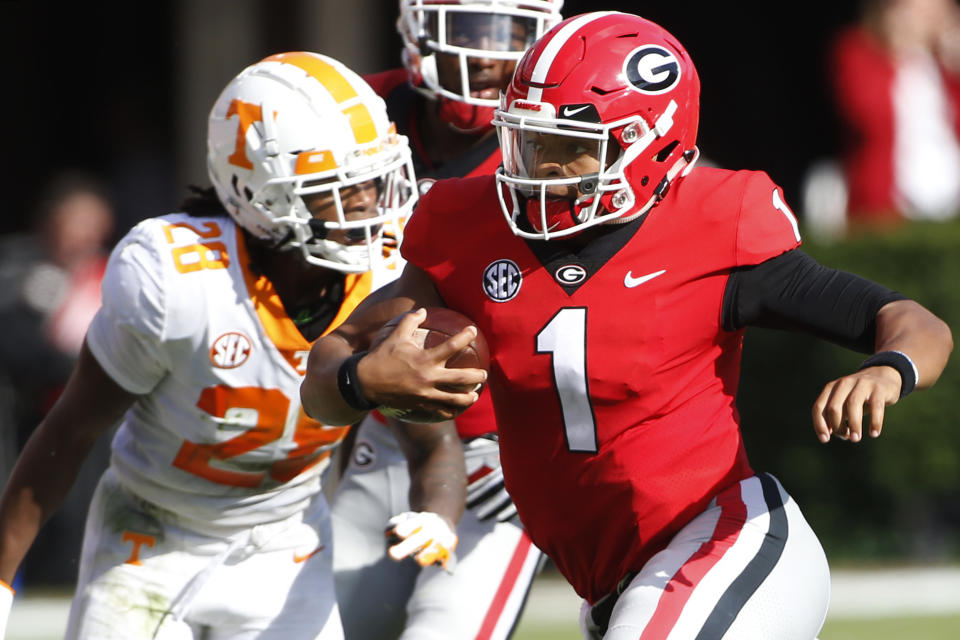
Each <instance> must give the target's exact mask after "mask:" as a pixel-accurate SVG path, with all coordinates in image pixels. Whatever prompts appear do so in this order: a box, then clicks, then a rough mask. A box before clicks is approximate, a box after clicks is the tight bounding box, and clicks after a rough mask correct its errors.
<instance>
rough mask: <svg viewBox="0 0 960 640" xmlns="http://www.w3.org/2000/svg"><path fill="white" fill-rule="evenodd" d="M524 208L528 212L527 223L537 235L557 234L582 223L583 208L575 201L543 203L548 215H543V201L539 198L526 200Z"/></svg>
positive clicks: (564, 200)
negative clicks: (544, 221)
mask: <svg viewBox="0 0 960 640" xmlns="http://www.w3.org/2000/svg"><path fill="white" fill-rule="evenodd" d="M523 207H524V209H525V211H526V217H527V223H528V224H529V225H530V227H531V228H532V229H533V231H535V232H536V233H543V232H544V231H547V232H548V233H556V232H558V231H564V230H565V229H569V228H571V227H575V226H576V225H577V224H579V223H580V222H582V220H580V215H581V212H582V207H581V206H580V205H578V204H577V203H576V202H575V201H573V200H566V199H555V200H546V201H544V202H543V210H544V211H545V212H546V215H545V216H543V215H542V213H541V200H540V199H539V198H525V199H524V202H523ZM543 217H545V218H546V223H547V224H546V229H544V228H543Z"/></svg>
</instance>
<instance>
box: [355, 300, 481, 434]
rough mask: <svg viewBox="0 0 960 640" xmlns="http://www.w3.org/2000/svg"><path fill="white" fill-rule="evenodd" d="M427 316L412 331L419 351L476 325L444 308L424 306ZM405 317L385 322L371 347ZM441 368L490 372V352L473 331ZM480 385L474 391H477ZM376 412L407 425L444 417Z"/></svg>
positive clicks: (394, 410)
mask: <svg viewBox="0 0 960 640" xmlns="http://www.w3.org/2000/svg"><path fill="white" fill-rule="evenodd" d="M426 311H427V317H426V319H425V320H424V321H423V322H422V323H421V324H420V326H419V327H418V328H417V329H416V330H415V331H414V334H413V335H414V339H415V340H416V341H417V343H418V344H419V346H420V347H421V348H422V349H429V348H431V347H435V346H437V345H438V344H441V343H443V342H444V341H446V340H447V339H449V338H450V337H452V336H454V335H456V334H458V333H460V331H462V330H463V329H465V328H466V327H469V326H476V323H474V322H473V321H472V320H470V318H468V317H466V316H465V315H463V314H462V313H459V312H457V311H454V310H452V309H447V308H446V307H427V309H426ZM405 315H406V314H402V315H399V316H397V317H396V318H394V319H393V320H391V321H390V322H388V323H387V324H385V325H384V326H383V328H382V329H380V331H379V332H377V335H376V337H375V338H374V340H373V343H372V345H371V348H373V347H375V346H376V345H377V344H379V343H380V342H382V341H383V340H384V339H386V337H387V336H388V335H390V333H391V332H392V331H393V328H394V327H395V326H396V325H397V324H398V323H399V322H400V320H401V319H402V318H403V317H404V316H405ZM445 366H446V367H447V368H448V369H483V370H484V371H488V370H489V369H490V351H489V349H488V348H487V341H486V339H485V338H484V337H483V334H482V333H480V332H479V329H478V331H477V336H476V337H475V338H474V339H473V340H471V341H470V344H468V345H467V346H466V347H464V348H463V349H461V350H460V351H458V352H457V353H455V354H453V355H452V356H450V357H449V358H448V359H447V362H446V364H445ZM481 390H482V385H481V386H480V387H478V388H477V389H476V391H478V392H479V391H481ZM378 410H379V411H380V413H382V414H383V415H385V416H390V417H392V418H397V419H399V420H405V421H407V422H440V421H442V420H445V418H441V417H438V416H437V415H436V414H434V413H433V412H429V411H426V410H422V409H397V408H394V407H380V408H379V409H378Z"/></svg>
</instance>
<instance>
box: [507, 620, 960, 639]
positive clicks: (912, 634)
mask: <svg viewBox="0 0 960 640" xmlns="http://www.w3.org/2000/svg"><path fill="white" fill-rule="evenodd" d="M957 638H960V615H954V616H922V617H921V616H910V617H903V618H849V619H838V620H828V621H827V623H826V624H825V625H824V627H823V631H821V632H820V640H957ZM513 640H582V637H581V635H580V631H579V630H578V629H576V628H575V627H573V628H572V627H571V626H570V625H556V626H550V625H544V624H542V623H536V622H525V621H522V620H521V622H520V625H519V626H518V627H517V632H516V633H515V634H514V636H513Z"/></svg>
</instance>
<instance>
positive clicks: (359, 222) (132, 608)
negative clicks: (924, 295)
mask: <svg viewBox="0 0 960 640" xmlns="http://www.w3.org/2000/svg"><path fill="white" fill-rule="evenodd" d="M208 172H209V177H210V179H211V181H212V183H213V188H210V189H206V190H197V191H196V193H195V195H194V197H192V198H191V199H189V200H188V201H187V202H186V203H185V205H184V211H183V212H181V213H175V214H172V215H167V216H162V217H159V218H152V219H147V220H144V221H143V222H141V223H140V224H139V225H137V226H136V227H135V228H134V229H132V230H131V231H130V232H129V233H128V234H127V236H126V237H125V238H124V239H123V240H122V241H121V242H120V243H119V244H118V246H117V247H116V248H115V250H114V251H113V253H112V255H111V258H110V263H109V266H108V268H107V273H106V276H105V278H104V283H103V306H102V308H101V310H100V311H99V313H98V314H97V316H96V318H95V319H94V320H93V322H92V324H91V326H90V329H89V331H88V334H87V337H86V342H85V344H84V347H83V352H82V354H81V357H80V360H79V364H78V365H77V368H76V370H75V371H74V374H73V377H72V378H71V380H70V382H69V383H68V385H67V388H66V390H65V391H64V393H63V395H62V397H61V398H60V399H59V401H58V402H57V404H56V405H55V406H54V407H53V409H52V410H51V412H50V413H49V415H48V416H47V417H46V418H45V419H44V420H43V421H42V422H41V424H40V426H39V427H38V428H37V430H36V432H35V433H34V435H33V437H32V438H31V440H30V441H29V443H28V444H27V446H26V447H25V450H24V451H23V453H22V455H21V456H20V460H19V461H18V464H17V466H16V469H15V471H14V473H13V475H12V477H11V479H10V482H9V484H8V485H7V487H6V490H5V492H4V495H3V501H2V504H0V580H2V581H3V585H2V586H0V596H3V597H0V614H2V616H5V615H6V613H7V612H8V611H9V604H10V598H11V595H12V593H11V591H10V589H9V588H4V587H8V586H9V584H10V583H11V582H12V580H13V577H14V574H15V572H16V570H17V567H18V565H19V563H20V562H21V560H22V558H23V556H24V554H25V553H26V551H27V549H28V548H29V546H30V544H31V543H32V541H33V539H34V537H35V535H36V533H37V530H38V529H39V528H40V526H41V525H42V523H43V522H44V521H45V519H46V518H47V517H48V516H49V515H50V514H51V512H52V511H54V510H55V509H56V508H57V506H58V505H59V504H60V502H61V501H62V500H63V498H64V495H65V494H66V492H67V490H68V489H69V487H70V486H71V484H72V483H73V481H74V478H75V476H76V472H77V469H78V468H79V466H80V464H81V462H82V461H83V459H84V457H85V455H86V453H87V451H88V450H89V448H90V446H91V444H92V443H93V442H94V441H95V440H96V438H97V437H98V436H99V435H100V434H101V433H103V432H104V431H106V430H107V429H108V428H109V427H111V426H112V425H114V424H115V423H116V422H117V421H118V420H120V421H121V424H120V427H119V430H118V431H117V434H116V436H115V438H114V440H113V445H112V461H111V465H110V468H109V469H108V470H107V472H106V473H105V474H104V476H103V478H102V480H101V482H100V485H99V486H98V489H97V492H96V495H95V497H94V500H93V502H92V505H91V509H90V514H89V516H88V521H87V526H86V532H85V536H84V546H83V557H82V562H81V565H80V573H79V579H78V588H77V591H76V594H75V597H74V601H73V605H72V608H71V613H70V621H69V624H68V631H67V637H70V638H89V639H93V638H96V639H98V640H102V639H104V638H124V639H130V638H192V637H201V636H202V637H203V638H248V637H251V638H252V637H257V638H283V639H284V640H286V639H290V638H323V639H327V638H342V637H343V631H342V628H341V623H340V618H339V613H338V609H337V604H336V600H335V597H334V587H333V577H332V564H331V563H332V559H331V558H332V534H331V530H330V529H331V525H330V518H329V510H328V507H327V504H326V502H325V499H324V497H323V494H322V492H321V490H320V479H321V473H322V471H323V470H324V468H325V466H326V465H327V464H328V458H329V454H330V450H331V449H332V448H333V447H334V446H336V444H337V443H338V442H339V440H340V438H341V437H342V436H343V434H344V429H342V428H327V427H325V426H324V425H321V424H319V423H318V422H315V421H313V420H311V419H309V418H308V417H307V416H306V415H305V414H304V413H303V411H302V410H301V408H300V398H299V385H300V381H301V379H302V377H303V374H304V371H305V365H306V357H307V353H308V351H309V349H310V345H311V343H312V341H313V340H315V339H316V338H318V337H319V336H321V335H325V334H326V333H327V332H329V331H331V330H332V329H333V328H334V327H335V326H336V325H337V324H338V323H339V322H341V321H342V320H343V319H344V318H345V317H346V316H347V315H348V314H349V313H350V311H351V310H352V309H353V308H354V307H355V306H356V304H357V303H358V302H359V300H360V299H362V297H363V296H364V295H366V293H368V292H369V291H370V290H371V289H372V288H374V287H377V286H378V285H379V284H380V283H382V282H385V281H389V280H391V279H392V278H393V277H394V273H395V269H396V265H391V264H390V262H389V260H388V259H387V258H386V257H385V256H386V254H387V253H389V247H385V238H386V237H387V234H388V233H390V232H391V231H392V232H394V233H399V229H400V227H401V221H402V219H403V218H404V217H405V216H407V215H408V214H409V211H410V209H411V208H412V206H413V204H414V203H415V201H416V199H417V191H416V181H415V177H414V175H413V168H412V165H411V163H410V152H409V147H408V144H407V140H406V138H404V137H402V136H399V135H397V133H396V130H395V128H394V126H393V124H392V123H391V122H390V121H389V119H388V117H387V113H386V109H385V106H384V104H383V101H382V100H381V99H380V98H379V97H377V96H376V94H374V93H373V91H372V90H371V89H370V88H369V86H368V85H367V84H366V83H365V82H364V81H363V80H362V79H361V78H360V77H359V76H358V75H356V74H354V73H353V72H352V71H350V70H349V69H347V68H346V67H345V66H344V65H342V64H341V63H339V62H337V61H336V60H333V59H330V58H328V57H325V56H322V55H318V54H313V53H306V52H292V53H284V54H278V55H274V56H270V57H269V58H266V59H264V60H262V61H260V62H258V63H256V64H253V65H251V66H250V67H248V68H247V69H245V70H244V71H243V72H242V73H240V74H239V75H238V76H237V77H236V78H234V79H233V80H232V81H231V82H230V83H229V84H228V85H227V87H226V88H225V89H224V91H223V92H222V93H221V95H220V96H219V98H218V99H217V101H216V103H215V104H214V106H213V109H212V111H211V113H210V118H209V130H208ZM391 266H393V267H394V269H391ZM400 429H401V431H400V432H399V434H400V437H402V438H404V441H405V442H407V443H409V445H410V447H411V451H414V452H416V453H417V455H416V456H414V457H412V459H411V474H412V476H413V482H414V485H415V489H416V490H417V491H419V493H418V494H417V498H418V500H420V504H418V505H416V506H417V507H418V508H420V509H421V510H426V509H428V508H429V510H430V511H433V512H435V513H437V514H439V515H440V516H442V517H443V518H445V519H446V520H449V521H453V522H456V520H457V519H458V518H459V515H460V512H461V511H462V509H463V501H464V498H465V486H466V479H465V472H464V470H463V456H462V450H461V447H460V443H459V439H458V438H457V437H456V433H455V431H453V430H452V429H450V430H449V432H447V431H444V430H443V429H439V430H438V429H437V428H436V427H435V426H433V425H430V426H429V427H427V426H420V427H419V428H418V427H416V426H415V425H409V426H406V427H401V428H400ZM438 469H439V471H437V470H438ZM435 473H439V474H441V475H442V478H443V479H444V480H445V481H444V482H438V481H437V477H436V476H435V475H433V474H435ZM451 479H452V480H453V481H452V482H451V481H450V480H451ZM423 546H424V545H423V544H422V543H421V542H418V541H417V540H416V536H413V537H411V538H408V539H407V540H406V541H404V546H403V547H402V548H401V549H399V550H397V551H398V552H397V555H400V556H402V555H404V554H418V553H424V552H426V553H432V551H431V550H430V549H424V548H423ZM449 546H452V543H451V544H450V545H449ZM4 605H5V607H6V609H4ZM3 622H4V621H3V620H0V624H2V623H3ZM0 636H2V627H0Z"/></svg>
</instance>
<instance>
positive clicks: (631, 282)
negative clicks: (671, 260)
mask: <svg viewBox="0 0 960 640" xmlns="http://www.w3.org/2000/svg"><path fill="white" fill-rule="evenodd" d="M666 272H667V270H666V269H660V271H654V272H653V273H648V274H647V275H645V276H640V277H639V278H634V277H633V275H632V274H631V273H630V272H629V271H627V275H625V276H624V277H623V286H625V287H626V288H627V289H633V288H634V287H639V286H640V285H641V284H643V283H644V282H649V281H650V280H653V279H654V278H656V277H657V276H662V275H663V274H665V273H666Z"/></svg>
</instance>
